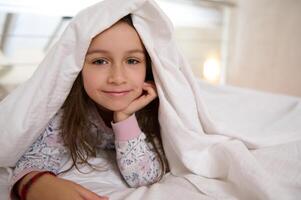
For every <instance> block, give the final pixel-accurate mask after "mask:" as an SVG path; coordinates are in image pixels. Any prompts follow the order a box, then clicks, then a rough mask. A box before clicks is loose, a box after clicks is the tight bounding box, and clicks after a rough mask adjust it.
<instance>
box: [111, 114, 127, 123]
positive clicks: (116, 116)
mask: <svg viewBox="0 0 301 200" xmlns="http://www.w3.org/2000/svg"><path fill="white" fill-rule="evenodd" d="M131 115H132V114H126V113H122V112H114V115H113V121H114V123H117V122H120V121H123V120H126V119H127V118H129V117H130V116H131Z"/></svg>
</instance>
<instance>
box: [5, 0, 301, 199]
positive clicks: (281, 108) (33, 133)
mask: <svg viewBox="0 0 301 200" xmlns="http://www.w3.org/2000/svg"><path fill="white" fill-rule="evenodd" d="M128 13H132V18H133V23H134V26H135V28H136V30H137V32H138V33H139V35H140V37H141V39H142V41H143V43H144V45H145V47H146V49H147V51H148V53H149V55H150V57H151V59H152V62H153V73H154V77H155V82H156V85H157V89H158V94H159V99H160V109H159V120H160V125H161V129H162V138H163V143H164V150H165V152H166V156H167V159H168V162H169V165H170V168H171V174H168V175H167V176H166V177H165V178H164V179H163V180H162V181H161V182H160V183H157V184H154V185H153V186H151V187H149V188H146V187H141V188H138V189H128V188H126V186H125V185H124V183H123V182H122V181H121V179H120V177H119V175H118V173H117V172H116V170H110V173H111V174H110V173H109V174H108V175H106V174H107V173H105V172H102V173H101V174H99V176H95V174H93V173H91V174H89V175H87V176H89V177H91V178H89V179H84V178H83V177H82V175H79V174H78V175H77V174H76V172H70V174H66V175H64V177H65V178H70V179H72V180H75V181H78V182H80V183H82V184H83V185H86V187H89V188H91V189H92V190H93V191H95V192H98V193H100V194H110V197H111V198H112V199H124V198H125V196H126V197H127V198H129V199H141V198H143V199H174V198H184V199H250V200H251V199H252V200H253V199H298V197H300V196H301V144H300V141H301V123H300V122H301V106H300V99H297V98H293V97H286V96H280V95H271V94H267V93H259V92H254V91H250V90H238V91H237V89H233V88H218V87H212V88H211V87H210V86H208V85H206V84H204V83H202V82H199V83H198V82H197V81H196V80H195V79H194V78H193V75H192V72H191V70H190V67H189V65H188V63H187V62H186V60H185V59H184V58H183V56H182V55H181V53H180V52H179V50H178V48H177V46H176V44H175V42H174V40H173V37H172V31H173V30H172V25H171V23H170V21H169V20H168V19H167V17H166V16H165V14H164V13H163V12H162V11H161V10H160V9H159V7H158V6H157V5H156V4H155V2H154V1H151V0H127V1H124V0H106V1H103V2H101V3H99V4H97V5H95V6H92V7H90V8H88V9H86V10H84V11H82V12H81V13H79V14H78V15H77V16H76V17H75V18H74V20H73V21H72V22H71V23H70V26H69V27H67V29H66V31H65V32H64V33H63V35H62V37H61V39H60V40H59V41H58V43H57V44H56V45H55V46H54V47H53V48H52V50H51V51H50V52H49V54H48V55H47V56H46V57H45V59H44V61H43V62H42V63H41V64H40V66H39V68H38V70H37V71H36V72H35V73H34V75H33V76H32V78H31V79H30V80H28V81H27V82H26V83H25V84H23V85H22V86H20V87H19V88H17V89H16V90H15V91H14V92H12V93H11V94H10V95H9V96H8V97H7V98H5V99H4V100H3V101H2V102H1V103H0V113H1V115H0V133H1V135H0V146H1V152H0V166H1V167H9V166H14V165H15V163H16V161H17V160H18V158H20V156H21V155H22V154H23V153H24V151H25V150H26V149H27V148H28V147H29V146H30V144H31V143H32V142H33V141H34V140H35V139H36V138H37V137H38V135H39V134H40V133H41V132H42V131H43V129H44V128H45V126H46V125H47V123H48V121H49V119H50V118H51V117H52V116H53V115H54V114H55V113H56V112H57V111H58V109H59V108H60V107H61V105H62V104H63V102H64V100H65V99H66V96H67V94H68V92H69V91H70V88H71V86H72V84H73V81H74V80H75V78H76V76H77V74H78V73H79V71H80V70H81V68H82V65H83V61H84V57H85V53H86V51H87V48H88V46H89V42H90V40H91V39H92V38H93V37H94V36H95V35H96V34H98V33H100V32H101V31H103V30H105V29H106V28H107V27H109V26H110V25H112V24H113V23H115V22H116V21H118V19H120V18H122V17H123V16H125V15H127V14H128ZM183 17H185V16H184V15H183ZM98 161H99V160H96V161H95V162H98ZM1 170H4V169H3V168H2V169H1ZM74 173H75V174H74ZM1 176H2V177H1V181H2V180H4V181H3V182H4V183H2V184H6V183H7V181H6V180H5V179H9V178H10V176H7V173H6V172H2V173H1ZM103 177H104V178H103ZM105 177H107V178H105ZM114 177H115V178H114ZM111 179H112V180H113V181H110V180H111ZM101 180H104V181H103V182H102V181H101ZM115 183H116V184H115ZM2 188H4V187H2ZM4 190H5V188H4Z"/></svg>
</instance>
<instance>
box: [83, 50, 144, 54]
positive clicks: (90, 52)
mask: <svg viewBox="0 0 301 200" xmlns="http://www.w3.org/2000/svg"><path fill="white" fill-rule="evenodd" d="M93 53H104V54H108V53H110V51H107V50H104V49H92V50H89V51H88V52H87V55H89V54H93ZM126 53H142V54H145V51H144V50H142V49H131V50H128V51H126Z"/></svg>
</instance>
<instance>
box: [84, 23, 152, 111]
mask: <svg viewBox="0 0 301 200" xmlns="http://www.w3.org/2000/svg"><path fill="white" fill-rule="evenodd" d="M145 74H146V56H145V50H144V46H143V44H142V42H141V40H140V38H139V36H138V34H137V32H136V30H135V29H134V28H133V27H131V26H130V25H128V24H127V23H125V22H118V23H116V24H115V25H113V26H112V27H110V28H109V29H107V30H105V31H104V32H102V33H100V34H99V35H97V36H96V37H95V38H94V39H93V40H92V42H91V44H90V46H89V49H88V52H87V54H86V58H85V63H84V66H83V70H82V76H83V83H84V88H85V91H86V92H87V94H88V96H89V97H90V98H91V99H92V100H93V101H94V102H96V103H97V104H98V106H99V107H100V108H102V109H103V108H105V109H107V110H111V111H120V110H123V109H125V108H126V107H127V106H128V105H129V104H130V103H131V102H132V101H133V100H135V99H136V98H137V97H139V96H140V95H141V94H142V86H143V83H144V80H145Z"/></svg>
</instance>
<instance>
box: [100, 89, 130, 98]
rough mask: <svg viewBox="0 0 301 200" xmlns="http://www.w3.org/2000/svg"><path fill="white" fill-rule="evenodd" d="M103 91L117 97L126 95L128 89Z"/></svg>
mask: <svg viewBox="0 0 301 200" xmlns="http://www.w3.org/2000/svg"><path fill="white" fill-rule="evenodd" d="M103 92H104V93H106V94H108V95H110V96H114V97H119V96H125V95H127V94H128V93H129V92H130V90H124V91H103Z"/></svg>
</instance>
